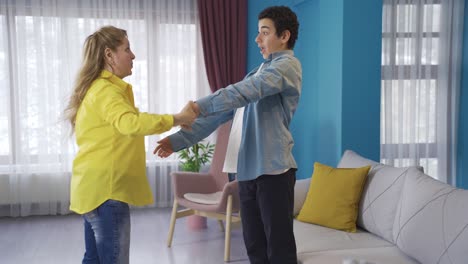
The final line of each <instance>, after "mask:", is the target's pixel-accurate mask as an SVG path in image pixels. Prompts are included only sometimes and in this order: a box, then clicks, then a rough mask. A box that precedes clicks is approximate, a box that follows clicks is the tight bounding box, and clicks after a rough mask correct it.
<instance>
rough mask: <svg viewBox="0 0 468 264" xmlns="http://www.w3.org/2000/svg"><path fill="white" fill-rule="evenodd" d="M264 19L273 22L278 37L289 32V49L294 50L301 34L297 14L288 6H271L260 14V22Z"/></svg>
mask: <svg viewBox="0 0 468 264" xmlns="http://www.w3.org/2000/svg"><path fill="white" fill-rule="evenodd" d="M264 18H269V19H271V20H273V23H274V24H275V28H276V35H277V36H278V37H281V34H283V32H284V31H285V30H289V32H290V33H291V36H290V37H289V41H288V49H293V48H294V44H296V40H297V36H298V32H299V21H298V20H297V16H296V13H294V12H293V11H292V10H291V9H290V8H289V7H287V6H271V7H267V8H265V9H264V10H263V11H262V12H260V14H258V20H260V19H264Z"/></svg>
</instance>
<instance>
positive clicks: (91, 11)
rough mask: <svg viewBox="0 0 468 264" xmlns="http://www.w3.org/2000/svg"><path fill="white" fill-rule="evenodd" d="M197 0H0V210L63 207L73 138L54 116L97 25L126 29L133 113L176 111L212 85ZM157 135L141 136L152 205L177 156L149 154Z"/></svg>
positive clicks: (159, 200) (167, 194) (164, 197)
mask: <svg viewBox="0 0 468 264" xmlns="http://www.w3.org/2000/svg"><path fill="white" fill-rule="evenodd" d="M196 6H197V5H196V2H195V0H137V1H135V0H119V1H111V0H107V1H106V0H103V1H97V0H93V1H91V0H78V1H68V0H43V1H30V0H16V1H13V0H11V1H10V0H0V83H1V84H2V85H0V146H1V147H0V216H25V215H31V214H64V213H68V212H69V211H68V206H69V181H70V176H71V175H70V171H71V162H72V160H73V157H74V154H75V152H76V146H75V144H74V139H73V138H71V137H70V136H69V130H67V129H66V124H65V123H64V122H61V120H60V118H61V113H62V111H63V109H64V107H65V105H66V103H67V100H68V97H69V95H70V92H71V87H72V83H73V82H74V79H75V75H76V73H77V70H78V67H79V64H80V60H81V52H82V45H83V42H84V40H85V38H86V36H88V35H89V34H91V33H93V32H94V31H95V30H97V29H98V28H99V27H101V26H104V25H114V26H117V27H120V28H123V29H126V30H127V33H128V37H129V40H130V43H131V44H130V45H131V48H132V50H133V51H134V53H135V55H136V59H135V61H134V63H133V66H134V69H133V75H132V76H130V77H128V78H126V81H127V82H129V83H131V84H132V85H133V87H134V92H135V101H136V104H137V106H138V107H139V108H140V110H141V111H149V112H155V113H175V112H177V111H179V110H180V109H181V108H182V107H183V105H184V104H185V103H186V102H187V101H188V100H193V99H196V98H199V97H201V96H204V95H207V94H209V93H210V91H209V86H208V83H207V80H206V74H205V72H204V69H205V67H204V65H203V54H202V49H201V41H200V36H199V29H198V28H199V27H198V13H197V10H196ZM166 134H167V133H166ZM162 136H164V135H162ZM159 138H161V136H153V137H149V138H147V142H146V143H147V144H146V145H147V159H148V169H147V171H148V176H149V180H150V182H151V185H152V188H153V192H154V194H155V200H156V204H155V206H168V205H170V204H171V201H170V200H171V188H170V179H169V177H168V175H169V173H170V171H172V170H176V169H177V161H176V160H175V158H174V157H173V158H172V159H168V160H159V159H157V158H156V157H155V156H153V155H152V150H153V148H154V147H155V145H156V143H155V142H156V141H157V139H159Z"/></svg>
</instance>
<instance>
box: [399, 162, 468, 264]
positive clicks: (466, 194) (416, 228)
mask: <svg viewBox="0 0 468 264" xmlns="http://www.w3.org/2000/svg"><path fill="white" fill-rule="evenodd" d="M393 235H394V240H395V242H396V244H397V246H398V247H399V248H400V249H401V250H402V251H403V252H405V253H406V254H408V255H409V256H412V257H413V258H415V259H417V260H418V261H420V262H421V263H441V264H444V263H447V264H448V263H451V264H462V263H463V264H465V263H467V261H468V247H467V245H468V190H461V189H456V188H454V187H452V186H450V185H448V184H445V183H442V182H439V181H437V180H435V179H433V178H431V177H430V176H428V175H426V174H424V173H423V172H421V171H418V170H415V169H412V170H410V171H408V173H407V176H406V180H405V185H404V188H403V191H402V193H401V199H400V202H399V204H398V209H397V214H396V218H395V226H394V228H393Z"/></svg>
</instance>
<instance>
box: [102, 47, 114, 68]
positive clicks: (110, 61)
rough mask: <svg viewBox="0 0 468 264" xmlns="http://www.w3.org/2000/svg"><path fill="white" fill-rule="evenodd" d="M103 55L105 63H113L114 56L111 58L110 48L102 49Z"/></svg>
mask: <svg viewBox="0 0 468 264" xmlns="http://www.w3.org/2000/svg"><path fill="white" fill-rule="evenodd" d="M104 57H105V59H106V61H107V63H109V64H111V65H113V64H114V58H113V56H112V50H111V49H109V48H106V49H105V50H104Z"/></svg>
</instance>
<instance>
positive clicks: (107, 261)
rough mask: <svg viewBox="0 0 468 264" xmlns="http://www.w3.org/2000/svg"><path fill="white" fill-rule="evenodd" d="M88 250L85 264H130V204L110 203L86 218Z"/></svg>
mask: <svg viewBox="0 0 468 264" xmlns="http://www.w3.org/2000/svg"><path fill="white" fill-rule="evenodd" d="M83 218H84V235H85V247H86V251H85V254H84V257H83V262H82V263H83V264H128V263H129V250H130V209H129V206H128V204H126V203H123V202H120V201H115V200H107V201H105V202H104V203H103V204H101V205H100V206H99V207H98V208H96V209H94V210H92V211H91V212H89V213H86V214H84V215H83Z"/></svg>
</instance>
